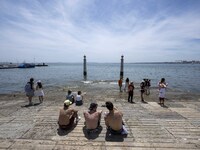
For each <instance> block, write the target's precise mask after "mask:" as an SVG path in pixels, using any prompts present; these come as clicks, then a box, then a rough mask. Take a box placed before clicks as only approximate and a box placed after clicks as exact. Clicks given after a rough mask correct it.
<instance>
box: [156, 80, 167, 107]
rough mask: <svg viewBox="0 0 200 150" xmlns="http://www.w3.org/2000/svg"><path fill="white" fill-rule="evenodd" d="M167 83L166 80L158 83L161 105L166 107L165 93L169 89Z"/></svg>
mask: <svg viewBox="0 0 200 150" xmlns="http://www.w3.org/2000/svg"><path fill="white" fill-rule="evenodd" d="M167 85H168V84H167V83H166V82H165V78H162V79H161V81H160V82H158V88H159V101H160V103H159V104H160V105H161V106H164V102H165V93H166V87H167Z"/></svg>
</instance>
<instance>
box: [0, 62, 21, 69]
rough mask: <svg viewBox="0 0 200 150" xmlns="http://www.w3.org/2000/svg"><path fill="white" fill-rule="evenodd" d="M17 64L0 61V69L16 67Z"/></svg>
mask: <svg viewBox="0 0 200 150" xmlns="http://www.w3.org/2000/svg"><path fill="white" fill-rule="evenodd" d="M17 67H18V65H17V64H12V63H4V64H3V63H2V64H0V69H12V68H17Z"/></svg>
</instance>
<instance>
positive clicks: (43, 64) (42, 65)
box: [35, 63, 48, 67]
mask: <svg viewBox="0 0 200 150" xmlns="http://www.w3.org/2000/svg"><path fill="white" fill-rule="evenodd" d="M35 66H36V67H46V66H48V65H47V64H45V63H39V64H37V65H35Z"/></svg>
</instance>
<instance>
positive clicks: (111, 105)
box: [106, 101, 113, 110]
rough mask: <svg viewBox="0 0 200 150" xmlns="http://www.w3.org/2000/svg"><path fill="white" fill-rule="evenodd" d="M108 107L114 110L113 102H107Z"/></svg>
mask: <svg viewBox="0 0 200 150" xmlns="http://www.w3.org/2000/svg"><path fill="white" fill-rule="evenodd" d="M106 108H107V109H108V110H113V103H112V102H109V101H108V102H106Z"/></svg>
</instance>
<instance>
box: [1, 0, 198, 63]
mask: <svg viewBox="0 0 200 150" xmlns="http://www.w3.org/2000/svg"><path fill="white" fill-rule="evenodd" d="M199 8H200V0H0V53H1V55H0V61H1V62H2V61H3V62H5V61H6V62H8V61H11V62H22V61H26V62H33V61H35V62H82V61H83V56H84V55H86V56H87V61H88V62H119V61H120V59H121V55H124V59H125V62H163V61H176V60H200V9H199Z"/></svg>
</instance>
